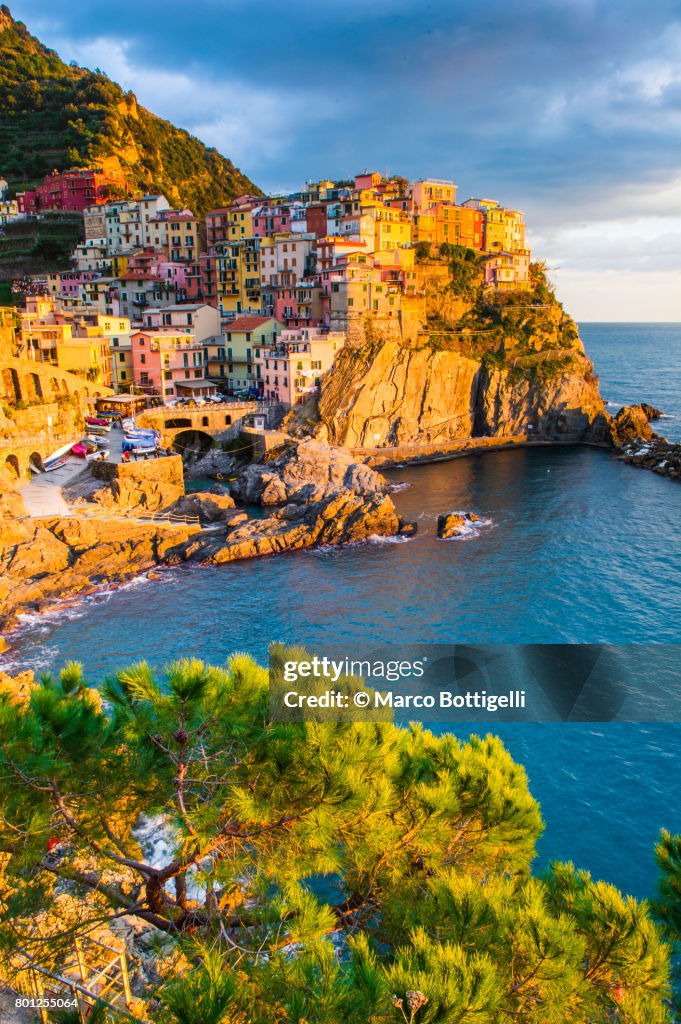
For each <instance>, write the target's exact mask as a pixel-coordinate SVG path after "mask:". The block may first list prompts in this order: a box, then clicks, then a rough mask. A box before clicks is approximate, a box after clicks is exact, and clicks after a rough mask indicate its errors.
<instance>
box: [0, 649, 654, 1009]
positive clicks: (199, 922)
mask: <svg viewBox="0 0 681 1024" xmlns="http://www.w3.org/2000/svg"><path fill="white" fill-rule="evenodd" d="M345 682H346V683H347V682H348V681H345ZM152 827H155V828H156V829H157V830H158V831H159V832H160V833H161V834H162V837H163V847H162V848H161V846H157V848H156V849H155V850H153V849H152V848H151V845H150V841H149V833H150V830H151V828H152ZM541 829H542V822H541V816H540V813H539V808H538V806H537V804H536V802H535V801H534V800H533V798H532V796H531V795H530V793H529V791H528V787H527V778H526V775H525V772H524V770H523V769H522V768H521V767H520V766H519V765H517V764H515V763H514V762H513V760H512V759H511V757H510V756H509V754H508V752H507V751H506V750H505V748H504V747H503V745H502V743H501V742H500V741H499V740H498V739H496V738H494V737H486V738H484V739H483V738H479V737H475V736H473V737H471V738H470V739H469V740H468V741H467V742H463V743H462V742H460V741H459V740H457V739H456V738H455V737H454V736H452V735H444V736H441V737H436V736H434V735H433V734H432V733H430V732H428V731H427V730H425V729H423V728H422V727H420V726H412V727H410V728H409V729H398V728H396V727H394V726H393V725H392V724H391V723H389V722H378V721H376V722H369V723H357V722H344V723H329V722H312V723H303V722H274V721H272V720H271V717H270V714H269V707H268V677H267V673H266V671H264V670H263V669H261V668H259V667H258V666H257V665H256V664H255V663H254V662H253V661H252V660H251V659H250V658H247V657H245V656H236V657H234V658H232V659H231V661H230V662H229V664H228V665H227V667H226V668H216V667H211V666H208V665H205V664H203V663H202V662H200V661H196V660H186V661H182V662H178V663H174V664H172V665H170V666H169V667H168V668H167V670H166V673H165V677H163V678H160V679H159V678H156V677H155V674H154V672H153V671H152V670H151V668H150V667H149V666H148V665H146V664H143V663H141V664H137V665H133V666H131V667H130V668H128V669H126V670H124V671H122V672H120V673H119V674H118V675H117V676H116V677H115V678H112V679H109V680H107V681H106V683H105V684H104V686H103V687H102V688H101V690H95V689H91V688H90V687H89V686H88V685H87V683H86V681H85V679H84V678H83V674H82V671H81V670H80V668H79V667H78V666H76V665H69V666H67V667H66V669H65V670H64V671H63V672H62V673H61V674H60V676H59V677H58V678H53V677H50V676H46V677H45V678H43V679H42V680H41V682H40V684H39V685H36V686H35V687H34V688H33V690H32V692H31V694H30V699H29V701H28V703H26V704H18V705H17V704H12V703H10V702H9V701H5V702H4V703H2V704H0V851H2V852H3V853H4V857H3V859H2V860H1V861H0V865H4V868H3V871H2V875H1V876H0V910H1V912H2V913H1V916H0V943H1V944H2V946H3V947H4V949H5V951H15V950H17V949H20V950H22V951H24V952H25V953H26V954H27V955H28V956H29V957H32V958H34V959H36V960H40V961H41V962H43V963H44V962H46V961H48V962H49V961H53V962H58V960H59V957H60V956H62V955H63V952H64V950H65V949H67V948H69V947H70V945H71V944H72V940H73V936H74V935H75V934H79V933H82V932H84V931H87V930H88V929H90V928H92V927H93V926H94V925H95V924H98V923H100V922H102V921H106V920H110V919H111V918H113V917H115V916H119V915H122V914H126V915H130V916H132V917H135V918H137V919H138V920H139V921H141V922H143V923H145V924H146V925H147V926H151V927H152V928H153V929H155V930H156V931H157V932H158V934H159V935H165V936H166V939H167V940H169V941H172V942H173V943H175V944H176V945H177V947H178V948H179V949H180V950H182V951H183V952H184V953H185V956H186V958H187V959H186V960H183V962H184V963H185V964H186V963H187V962H188V963H190V964H191V967H190V969H189V970H182V971H180V973H178V975H177V976H176V977H174V978H173V979H172V980H171V981H169V982H168V983H166V985H165V986H164V987H163V988H162V989H161V990H160V991H159V992H158V993H157V994H156V995H157V997H158V998H157V1003H155V1004H153V1005H157V1006H158V1010H157V1011H155V1010H154V1009H153V1005H152V1009H151V1010H150V1014H156V1016H155V1019H158V1020H159V1022H160V1021H163V1022H171V1021H172V1022H173V1024H199V1022H201V1024H242V1022H243V1024H245V1022H248V1024H278V1022H281V1024H284V1022H286V1024H293V1022H297V1024H379V1022H381V1024H384V1022H397V1024H400V1022H401V1024H404V1022H405V1021H407V1022H409V1024H454V1022H455V1024H484V1022H486V1021H489V1022H497V1021H518V1022H522V1024H609V1022H613V1021H619V1022H626V1024H663V1022H664V1021H666V1020H667V1011H666V1009H665V999H666V998H667V996H668V949H667V947H666V946H665V945H664V943H663V942H662V941H661V939H660V936H659V934H658V931H657V928H656V925H655V924H654V923H653V921H652V919H651V916H650V914H649V912H648V908H647V906H646V905H645V904H639V903H637V902H636V901H634V900H631V899H627V898H625V897H623V896H622V895H621V894H620V893H619V892H617V890H616V889H614V888H613V887H612V886H608V885H604V884H602V883H598V882H594V881H593V880H592V879H591V878H590V877H589V875H588V874H586V873H583V872H577V871H575V869H574V868H573V867H572V866H571V865H562V864H555V865H553V866H552V867H551V869H550V870H549V871H548V872H547V873H546V874H545V875H544V876H543V877H539V878H537V877H533V876H532V874H531V870H530V867H531V862H532V859H533V857H534V853H535V844H536V841H537V838H538V837H539V835H540V833H541ZM38 921H39V927H38V926H37V924H36V922H38Z"/></svg>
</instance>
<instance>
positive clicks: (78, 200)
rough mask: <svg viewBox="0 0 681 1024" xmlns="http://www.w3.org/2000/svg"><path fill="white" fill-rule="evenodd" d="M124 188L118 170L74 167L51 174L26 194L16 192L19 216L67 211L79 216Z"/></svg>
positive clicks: (123, 178)
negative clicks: (51, 211)
mask: <svg viewBox="0 0 681 1024" xmlns="http://www.w3.org/2000/svg"><path fill="white" fill-rule="evenodd" d="M121 189H123V190H125V189H126V182H125V176H124V174H123V172H122V171H120V170H117V169H115V168H113V167H111V166H107V167H97V168H92V167H85V168H74V169H72V170H70V171H63V172H62V173H59V172H57V171H54V172H53V173H52V174H50V175H48V176H46V177H45V179H44V180H43V182H42V184H40V185H37V186H36V188H35V189H30V190H29V191H27V192H19V193H18V195H17V201H18V204H19V212H20V213H41V212H42V211H44V210H71V211H74V212H77V213H82V212H83V211H84V210H85V209H86V208H87V207H88V206H92V205H93V204H99V203H106V202H107V201H108V199H110V197H111V194H112V192H114V193H115V192H117V191H119V190H121Z"/></svg>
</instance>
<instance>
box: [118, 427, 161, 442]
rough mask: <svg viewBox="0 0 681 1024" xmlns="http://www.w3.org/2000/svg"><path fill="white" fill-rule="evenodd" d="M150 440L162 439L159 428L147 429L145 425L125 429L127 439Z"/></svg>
mask: <svg viewBox="0 0 681 1024" xmlns="http://www.w3.org/2000/svg"><path fill="white" fill-rule="evenodd" d="M146 439H148V440H150V441H155V442H158V441H160V440H161V435H160V434H159V432H158V430H146V429H145V428H143V427H134V428H133V429H132V430H126V431H125V440H126V441H133V440H146Z"/></svg>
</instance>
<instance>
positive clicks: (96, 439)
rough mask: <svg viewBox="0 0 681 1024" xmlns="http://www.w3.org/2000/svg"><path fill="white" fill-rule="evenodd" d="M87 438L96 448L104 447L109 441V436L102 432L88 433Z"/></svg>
mask: <svg viewBox="0 0 681 1024" xmlns="http://www.w3.org/2000/svg"><path fill="white" fill-rule="evenodd" d="M87 440H88V441H91V442H92V444H96V445H97V447H98V448H105V447H106V446H107V445H108V443H109V438H108V437H105V436H104V435H103V434H88V435H87Z"/></svg>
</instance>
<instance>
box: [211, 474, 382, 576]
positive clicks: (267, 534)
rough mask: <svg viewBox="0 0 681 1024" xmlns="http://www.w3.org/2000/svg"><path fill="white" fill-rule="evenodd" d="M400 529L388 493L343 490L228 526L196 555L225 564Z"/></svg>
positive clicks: (365, 537) (356, 540) (350, 542)
mask: <svg viewBox="0 0 681 1024" xmlns="http://www.w3.org/2000/svg"><path fill="white" fill-rule="evenodd" d="M400 529H401V523H400V519H399V517H398V515H397V512H396V510H395V506H394V505H393V502H392V500H391V498H389V497H388V495H384V494H374V495H372V496H370V497H365V496H362V495H358V494H355V493H354V492H352V491H347V490H343V491H340V492H338V493H336V494H334V495H332V497H330V498H328V499H326V500H323V501H318V502H314V503H312V504H309V505H302V506H301V505H297V506H291V505H287V506H285V507H284V508H281V509H278V510H277V511H276V512H274V513H273V514H272V515H271V516H269V517H268V518H267V519H251V520H247V521H246V522H244V523H242V524H240V525H238V526H236V527H235V528H232V527H228V530H227V533H226V536H225V537H224V539H222V540H217V539H212V538H211V539H209V540H208V541H201V540H199V542H198V543H197V544H196V545H195V547H194V550H193V551H192V558H194V559H195V560H199V561H201V562H207V563H208V564H212V565H220V564H223V563H225V562H232V561H236V560H238V559H243V558H253V557H255V556H257V555H269V554H275V553H276V552H283V551H297V550H300V549H301V548H309V547H313V546H319V545H326V544H352V543H357V542H358V541H365V540H368V539H370V538H372V537H393V536H396V535H397V534H399V533H400Z"/></svg>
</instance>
